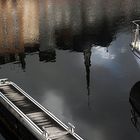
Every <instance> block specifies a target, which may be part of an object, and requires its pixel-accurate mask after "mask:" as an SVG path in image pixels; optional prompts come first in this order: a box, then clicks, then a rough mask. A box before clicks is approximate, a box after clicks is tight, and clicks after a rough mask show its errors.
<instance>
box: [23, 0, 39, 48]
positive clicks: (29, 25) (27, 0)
mask: <svg viewBox="0 0 140 140" xmlns="http://www.w3.org/2000/svg"><path fill="white" fill-rule="evenodd" d="M22 3H23V35H24V44H25V46H27V47H29V46H30V47H34V44H38V42H39V0H23V2H22Z"/></svg>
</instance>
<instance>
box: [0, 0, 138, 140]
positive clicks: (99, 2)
mask: <svg viewBox="0 0 140 140" xmlns="http://www.w3.org/2000/svg"><path fill="white" fill-rule="evenodd" d="M133 19H140V1H139V0H135V1H134V0H123V1H122V0H113V1H112V0H5V1H3V0H0V64H1V65H0V78H9V80H11V81H13V82H15V83H16V84H17V85H19V86H20V87H21V88H23V89H24V90H25V91H26V92H27V93H29V94H30V95H31V96H32V97H33V98H35V99H36V100H37V101H38V102H39V103H40V104H42V105H43V106H44V107H46V108H47V109H49V110H50V111H51V112H52V113H53V114H55V115H56V116H57V117H58V118H60V120H62V121H63V122H65V123H67V122H71V123H73V124H74V125H75V126H76V132H77V133H78V134H79V135H80V136H81V137H83V138H84V139H85V140H124V139H127V140H139V139H140V132H139V131H138V130H137V129H136V128H135V127H134V126H133V124H132V122H131V105H130V103H129V94H130V90H131V88H132V86H133V85H134V84H135V83H136V82H137V81H139V80H140V67H139V65H138V63H137V62H136V60H135V57H134V56H133V54H132V52H131V50H130V47H129V44H130V42H131V39H132V33H131V29H132V26H131V22H130V21H132V20H133ZM0 140H5V138H4V137H2V136H1V135H0Z"/></svg>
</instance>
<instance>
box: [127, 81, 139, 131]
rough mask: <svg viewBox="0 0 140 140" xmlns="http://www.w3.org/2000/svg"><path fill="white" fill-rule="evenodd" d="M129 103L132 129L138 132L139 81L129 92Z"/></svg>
mask: <svg viewBox="0 0 140 140" xmlns="http://www.w3.org/2000/svg"><path fill="white" fill-rule="evenodd" d="M129 102H130V104H131V107H132V108H131V121H132V123H133V125H134V127H135V128H136V129H137V130H138V131H140V81H138V82H137V83H136V84H135V85H134V86H133V87H132V88H131V91H130V97H129Z"/></svg>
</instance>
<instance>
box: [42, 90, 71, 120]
mask: <svg viewBox="0 0 140 140" xmlns="http://www.w3.org/2000/svg"><path fill="white" fill-rule="evenodd" d="M61 94H62V93H61V92H60V91H58V90H49V91H47V92H46V93H45V95H46V96H43V99H42V100H43V101H42V104H43V105H44V106H45V107H46V106H48V108H49V109H50V110H51V112H52V113H55V112H59V114H56V116H57V117H58V118H61V120H66V118H65V117H64V116H65V115H64V112H66V110H67V112H66V115H69V116H70V118H71V115H70V114H71V113H70V112H69V110H68V108H67V107H66V103H65V102H64V99H63V97H61ZM58 110H59V111H58ZM71 120H72V119H71ZM71 120H70V121H71Z"/></svg>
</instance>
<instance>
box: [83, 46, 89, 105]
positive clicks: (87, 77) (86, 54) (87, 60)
mask: <svg viewBox="0 0 140 140" xmlns="http://www.w3.org/2000/svg"><path fill="white" fill-rule="evenodd" d="M83 53H84V64H85V68H86V82H87V92H88V106H90V67H91V60H90V59H91V47H88V48H86V49H85V50H84V51H83Z"/></svg>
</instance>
